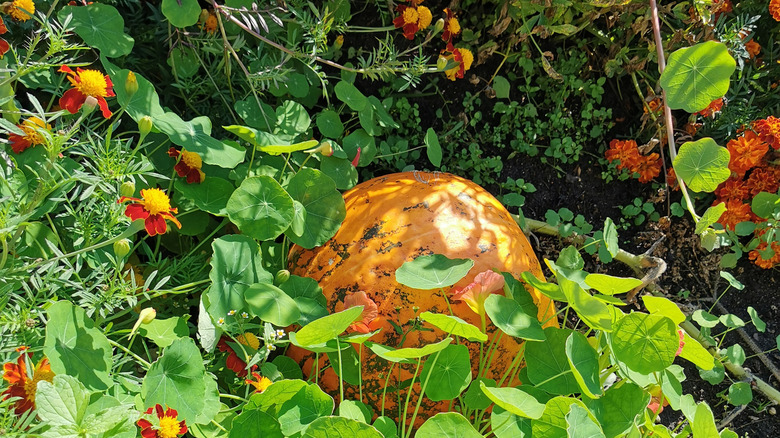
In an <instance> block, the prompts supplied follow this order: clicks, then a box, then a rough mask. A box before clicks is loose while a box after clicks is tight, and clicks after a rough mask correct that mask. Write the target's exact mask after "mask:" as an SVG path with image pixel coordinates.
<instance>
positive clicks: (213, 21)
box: [201, 11, 219, 34]
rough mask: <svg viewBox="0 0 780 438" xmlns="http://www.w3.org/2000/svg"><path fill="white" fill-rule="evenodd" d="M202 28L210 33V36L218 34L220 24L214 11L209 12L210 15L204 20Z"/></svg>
mask: <svg viewBox="0 0 780 438" xmlns="http://www.w3.org/2000/svg"><path fill="white" fill-rule="evenodd" d="M201 28H202V29H203V30H204V31H205V32H206V33H210V34H214V33H217V28H219V23H218V22H217V14H215V13H214V11H209V13H208V15H207V16H206V19H205V20H203V23H202V24H201Z"/></svg>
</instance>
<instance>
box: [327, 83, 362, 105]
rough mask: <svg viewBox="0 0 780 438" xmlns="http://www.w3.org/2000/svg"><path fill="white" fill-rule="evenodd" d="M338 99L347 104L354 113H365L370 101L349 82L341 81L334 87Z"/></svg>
mask: <svg viewBox="0 0 780 438" xmlns="http://www.w3.org/2000/svg"><path fill="white" fill-rule="evenodd" d="M333 91H335V92H336V97H338V98H339V100H340V101H342V102H344V103H346V104H347V106H348V107H350V109H352V110H353V111H363V109H365V107H366V105H368V99H367V98H366V96H365V95H363V93H361V92H360V90H358V89H357V87H355V86H354V85H352V84H350V83H349V82H345V81H341V82H339V83H338V84H336V86H335V87H333Z"/></svg>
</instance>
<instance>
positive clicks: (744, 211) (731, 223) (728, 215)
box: [718, 199, 753, 231]
mask: <svg viewBox="0 0 780 438" xmlns="http://www.w3.org/2000/svg"><path fill="white" fill-rule="evenodd" d="M751 220H753V212H752V211H751V210H750V205H749V204H743V203H742V201H740V200H738V199H730V200H728V201H726V211H724V212H723V214H722V215H720V218H719V219H718V223H719V224H721V225H723V228H725V229H727V230H731V231H734V227H735V226H736V225H737V224H738V223H740V222H749V221H751Z"/></svg>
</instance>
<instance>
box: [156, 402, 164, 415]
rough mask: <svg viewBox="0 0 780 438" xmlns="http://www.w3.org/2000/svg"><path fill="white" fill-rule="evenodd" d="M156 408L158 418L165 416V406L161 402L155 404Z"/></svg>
mask: <svg viewBox="0 0 780 438" xmlns="http://www.w3.org/2000/svg"><path fill="white" fill-rule="evenodd" d="M154 410H155V411H157V418H162V417H164V416H165V412H163V407H162V406H161V405H160V404H159V403H157V404H156V405H154Z"/></svg>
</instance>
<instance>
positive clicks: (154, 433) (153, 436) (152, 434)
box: [141, 426, 158, 438]
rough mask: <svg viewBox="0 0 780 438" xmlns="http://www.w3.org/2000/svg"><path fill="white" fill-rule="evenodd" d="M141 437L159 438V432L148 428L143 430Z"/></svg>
mask: <svg viewBox="0 0 780 438" xmlns="http://www.w3.org/2000/svg"><path fill="white" fill-rule="evenodd" d="M141 436H142V437H143V438H158V437H157V431H156V430H154V429H152V428H151V426H150V427H147V428H146V429H143V430H142V431H141Z"/></svg>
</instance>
